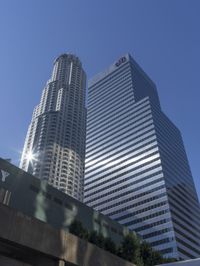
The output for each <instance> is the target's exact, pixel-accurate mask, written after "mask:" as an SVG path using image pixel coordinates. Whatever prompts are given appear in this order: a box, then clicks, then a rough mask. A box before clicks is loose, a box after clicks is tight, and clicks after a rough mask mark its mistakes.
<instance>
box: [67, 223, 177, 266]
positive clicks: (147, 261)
mask: <svg viewBox="0 0 200 266" xmlns="http://www.w3.org/2000/svg"><path fill="white" fill-rule="evenodd" d="M69 231H70V233H72V234H74V235H76V236H78V237H80V238H83V239H85V240H88V241H89V242H91V243H93V244H95V245H97V246H98V247H100V248H103V249H105V250H107V251H109V252H111V253H113V254H116V255H117V256H119V257H121V258H123V259H125V260H128V261H130V262H133V263H134V264H136V265H137V266H154V265H156V264H162V263H167V262H173V261H176V259H173V258H163V257H162V255H161V254H160V253H159V252H158V251H155V250H153V249H152V247H151V246H150V244H149V243H147V242H145V241H141V240H140V239H139V237H138V236H137V235H136V234H134V233H129V234H128V235H127V236H125V237H124V239H123V241H122V242H121V245H120V246H119V247H118V248H117V247H116V245H115V243H114V242H113V241H112V239H110V238H105V237H104V236H103V235H102V234H99V233H97V232H96V231H91V232H90V233H88V231H87V230H86V229H85V228H84V227H83V226H82V223H81V222H80V221H73V223H72V224H71V225H70V227H69Z"/></svg>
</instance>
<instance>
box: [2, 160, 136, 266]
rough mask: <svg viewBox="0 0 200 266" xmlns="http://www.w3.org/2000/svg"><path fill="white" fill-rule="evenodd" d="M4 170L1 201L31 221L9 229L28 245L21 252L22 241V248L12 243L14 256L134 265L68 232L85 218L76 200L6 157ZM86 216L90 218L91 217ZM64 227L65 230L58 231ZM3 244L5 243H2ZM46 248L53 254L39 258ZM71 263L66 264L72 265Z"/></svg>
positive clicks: (39, 264) (24, 259)
mask: <svg viewBox="0 0 200 266" xmlns="http://www.w3.org/2000/svg"><path fill="white" fill-rule="evenodd" d="M0 170H1V171H0V172H1V174H0V202H1V203H3V204H5V205H7V206H9V207H10V208H11V209H10V208H9V209H10V210H12V209H14V210H16V211H19V212H20V213H22V214H21V215H18V216H17V217H18V219H20V216H21V219H22V218H23V219H24V221H26V223H27V227H25V224H23V222H18V223H15V224H12V226H11V227H10V228H11V230H12V232H13V233H11V232H9V235H10V236H12V235H15V234H17V236H16V237H17V238H16V239H17V241H19V242H20V241H22V242H21V244H22V243H24V244H23V245H27V247H28V249H27V250H26V252H25V253H24V252H21V251H22V250H24V248H22V247H20V244H18V250H16V249H15V248H14V249H13V247H11V246H8V249H9V250H11V249H12V254H13V256H14V257H15V256H16V255H17V254H18V256H19V260H21V261H22V262H24V263H29V264H30V265H34V266H46V265H48V266H51V265H52V266H54V265H59V266H61V265H62V264H58V258H60V259H61V260H63V261H65V262H66V261H68V262H70V263H72V264H71V265H84V266H87V265H88V266H90V265H91V266H94V265H95V266H98V265H99V266H100V265H102V263H104V264H103V265H104V266H106V265H113V266H115V265H116V266H128V265H132V264H130V263H128V262H125V261H124V260H122V259H120V258H118V257H116V256H114V255H113V254H111V253H109V252H106V251H104V250H102V249H100V248H98V247H96V246H95V245H93V244H91V243H88V242H87V241H85V240H82V239H79V238H77V237H76V236H74V235H72V234H66V232H65V231H68V228H69V225H70V224H71V222H72V221H73V220H76V219H78V218H77V217H82V216H83V215H84V211H85V209H84V208H78V207H77V205H76V204H74V205H73V199H71V198H70V202H68V201H67V199H68V198H69V197H66V195H65V194H63V193H61V192H59V191H57V190H56V189H55V188H53V187H51V186H50V185H48V184H47V183H46V182H44V181H43V182H41V181H40V180H39V179H37V178H35V177H33V176H31V175H30V174H28V173H26V172H24V171H22V170H21V169H19V168H17V167H15V166H13V165H12V164H10V163H8V162H6V161H5V160H2V159H0ZM80 204H82V203H80ZM85 208H88V207H85ZM86 215H87V214H86ZM93 215H94V216H95V217H96V215H97V216H98V215H99V214H98V213H96V212H95V213H94V214H93ZM29 217H33V219H32V218H29ZM34 218H37V219H38V220H40V221H42V222H39V221H37V220H36V219H34ZM84 218H85V219H86V220H87V218H88V217H84ZM96 218H98V217H96ZM23 219H22V221H23ZM1 220H2V219H1ZM88 220H90V218H89V219H88ZM31 221H32V222H33V223H32V224H31ZM34 221H35V222H34ZM43 222H45V223H43ZM46 223H47V224H46ZM29 224H30V226H29ZM34 224H35V227H34V226H33V225H34ZM37 224H38V225H37ZM48 224H49V225H48ZM5 225H6V222H5ZM37 226H39V227H40V228H38V227H37ZM53 227H54V228H53ZM20 228H21V231H20ZM30 228H31V231H30ZM34 228H35V229H34ZM61 228H62V230H55V229H61ZM0 231H1V230H0ZM28 239H29V241H28ZM30 239H31V241H30ZM52 239H53V240H52ZM23 241H25V242H23ZM26 241H27V242H26ZM1 246H3V244H2V243H1V242H0V247H1ZM42 250H48V256H50V257H48V256H46V255H45V256H44V261H41V258H42V255H41V254H40V259H38V255H37V254H36V253H35V252H34V251H42ZM53 254H54V255H53ZM43 255H44V254H43ZM31 258H32V259H31ZM46 261H48V264H47V263H46ZM68 262H67V263H66V264H63V265H62V266H64V265H65V266H66V265H70V264H68ZM59 263H60V262H59ZM0 265H1V264H0ZM20 266H21V265H20Z"/></svg>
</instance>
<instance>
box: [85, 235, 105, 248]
mask: <svg viewBox="0 0 200 266" xmlns="http://www.w3.org/2000/svg"><path fill="white" fill-rule="evenodd" d="M88 240H89V241H90V242H91V243H93V244H95V245H96V246H98V247H100V248H104V246H105V238H104V237H103V235H102V234H98V233H97V232H96V231H91V232H90V234H89V239H88Z"/></svg>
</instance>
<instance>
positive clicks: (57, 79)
mask: <svg viewBox="0 0 200 266" xmlns="http://www.w3.org/2000/svg"><path fill="white" fill-rule="evenodd" d="M85 88H86V75H85V72H84V70H83V68H82V65H81V62H80V60H79V59H78V57H76V56H74V55H72V54H62V55H60V56H59V57H58V58H57V59H56V60H55V61H54V67H53V72H52V76H51V79H50V80H49V81H48V82H47V84H46V86H45V88H44V90H43V93H42V97H41V100H40V103H39V104H38V105H37V106H36V107H35V109H34V112H33V116H32V121H31V123H30V126H29V128H28V133H27V137H26V140H25V144H24V150H23V154H22V158H21V163H20V167H21V168H22V169H23V170H25V171H28V172H30V173H31V174H33V175H34V176H36V177H39V178H40V179H43V180H47V181H48V182H49V183H50V184H51V185H53V186H54V187H56V188H58V189H59V190H61V191H63V192H65V193H67V194H69V195H71V196H73V197H74V198H76V199H78V200H81V201H82V200H83V175H84V160H85V128H86V108H85Z"/></svg>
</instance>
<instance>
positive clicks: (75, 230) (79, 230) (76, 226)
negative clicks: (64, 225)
mask: <svg viewBox="0 0 200 266" xmlns="http://www.w3.org/2000/svg"><path fill="white" fill-rule="evenodd" d="M69 232H70V233H72V234H74V235H76V236H78V237H80V238H83V239H88V231H87V230H86V229H85V228H84V227H83V226H82V223H81V222H79V221H76V220H75V221H73V222H72V223H71V225H70V227H69Z"/></svg>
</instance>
